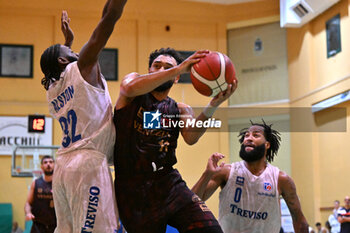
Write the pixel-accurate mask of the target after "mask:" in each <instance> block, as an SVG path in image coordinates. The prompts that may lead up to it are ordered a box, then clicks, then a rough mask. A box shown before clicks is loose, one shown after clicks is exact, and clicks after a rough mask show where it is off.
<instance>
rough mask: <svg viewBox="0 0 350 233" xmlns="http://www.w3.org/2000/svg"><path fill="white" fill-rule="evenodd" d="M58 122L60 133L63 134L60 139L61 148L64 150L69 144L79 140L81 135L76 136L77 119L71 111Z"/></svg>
mask: <svg viewBox="0 0 350 233" xmlns="http://www.w3.org/2000/svg"><path fill="white" fill-rule="evenodd" d="M58 121H59V122H60V125H61V128H62V131H63V133H64V136H63V139H62V146H63V147H64V148H66V147H68V146H69V145H70V144H71V143H74V142H76V141H79V140H80V139H81V134H78V135H76V127H77V121H78V119H77V115H76V114H75V111H74V110H73V109H72V110H69V111H68V113H67V117H63V116H62V117H60V119H59V120H58Z"/></svg>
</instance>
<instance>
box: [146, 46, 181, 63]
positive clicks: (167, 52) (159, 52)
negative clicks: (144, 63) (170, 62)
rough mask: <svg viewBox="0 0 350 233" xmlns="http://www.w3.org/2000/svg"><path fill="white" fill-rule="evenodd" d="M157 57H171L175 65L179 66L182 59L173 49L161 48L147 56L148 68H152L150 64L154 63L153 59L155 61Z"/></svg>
mask: <svg viewBox="0 0 350 233" xmlns="http://www.w3.org/2000/svg"><path fill="white" fill-rule="evenodd" d="M159 55H166V56H171V57H173V58H174V59H175V60H176V62H177V65H178V64H180V63H181V62H183V60H184V59H183V57H182V56H181V54H180V53H179V52H178V51H176V50H175V49H173V48H161V49H159V50H154V51H153V52H152V53H151V54H150V55H149V61H148V68H150V67H151V66H152V63H153V61H154V59H156V58H157V57H158V56H159Z"/></svg>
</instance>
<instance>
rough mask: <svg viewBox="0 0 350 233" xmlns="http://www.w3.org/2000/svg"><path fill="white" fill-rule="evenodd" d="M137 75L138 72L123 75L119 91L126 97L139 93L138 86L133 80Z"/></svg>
mask: <svg viewBox="0 0 350 233" xmlns="http://www.w3.org/2000/svg"><path fill="white" fill-rule="evenodd" d="M138 76H139V74H138V73H131V74H128V75H127V76H125V78H124V79H123V82H122V83H121V85H120V92H121V94H122V95H124V96H126V97H135V96H138V95H139V88H138V87H137V83H136V82H135V78H137V77H138Z"/></svg>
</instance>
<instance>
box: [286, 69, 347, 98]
mask: <svg viewBox="0 0 350 233" xmlns="http://www.w3.org/2000/svg"><path fill="white" fill-rule="evenodd" d="M348 79H350V76H346V77H343V78H340V79H338V80H335V81H333V82H330V83H328V84H326V85H323V86H322V87H319V88H316V89H314V90H312V91H310V92H309V93H307V94H305V95H302V96H300V97H298V98H295V99H293V100H291V101H290V103H294V102H297V101H299V100H302V99H304V98H307V97H309V96H311V95H314V94H316V93H318V92H321V91H322V90H325V89H327V88H329V87H332V86H334V85H336V84H338V83H341V82H345V81H346V80H348Z"/></svg>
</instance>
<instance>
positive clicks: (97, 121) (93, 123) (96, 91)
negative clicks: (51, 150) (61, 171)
mask: <svg viewBox="0 0 350 233" xmlns="http://www.w3.org/2000/svg"><path fill="white" fill-rule="evenodd" d="M101 76H102V74H101ZM102 82H103V86H104V90H103V89H101V88H97V87H94V86H92V85H90V84H89V83H88V82H86V81H85V80H84V79H83V77H82V76H81V74H80V71H79V68H78V65H77V62H73V63H70V64H69V65H68V66H67V67H66V69H65V70H64V72H62V74H61V78H60V80H58V81H56V82H54V83H53V84H52V85H51V86H50V88H49V90H48V91H47V99H48V103H49V110H50V113H51V115H52V116H53V117H54V118H56V119H57V120H58V121H59V123H60V126H61V128H62V133H63V138H62V147H61V148H60V149H59V151H58V153H61V154H62V153H67V152H70V151H72V150H76V149H94V150H98V151H100V152H101V153H103V154H106V155H107V156H108V157H109V156H111V155H112V154H113V149H114V143H115V142H114V140H115V128H114V125H113V120H112V116H113V107H112V103H111V98H110V96H109V92H108V87H107V83H106V81H105V80H104V78H102Z"/></svg>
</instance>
